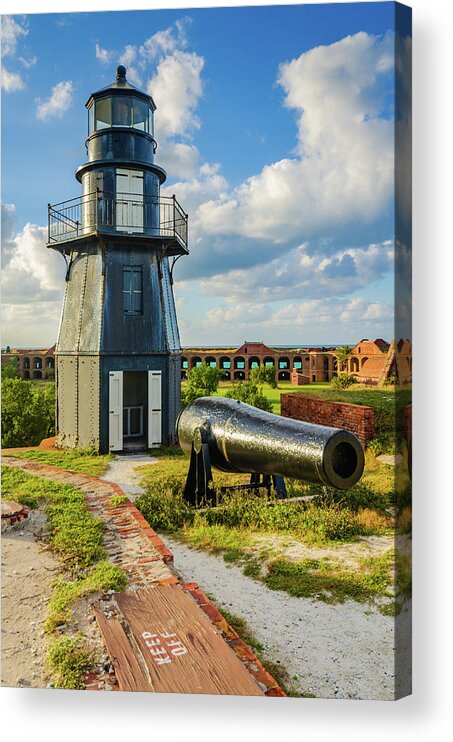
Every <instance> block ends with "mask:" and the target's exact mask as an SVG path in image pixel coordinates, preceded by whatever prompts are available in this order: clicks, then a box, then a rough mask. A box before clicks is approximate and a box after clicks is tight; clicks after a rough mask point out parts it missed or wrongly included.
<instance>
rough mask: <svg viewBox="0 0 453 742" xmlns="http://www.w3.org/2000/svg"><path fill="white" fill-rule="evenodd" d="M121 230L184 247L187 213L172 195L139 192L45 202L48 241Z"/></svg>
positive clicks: (64, 240)
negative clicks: (175, 241)
mask: <svg viewBox="0 0 453 742" xmlns="http://www.w3.org/2000/svg"><path fill="white" fill-rule="evenodd" d="M97 231H100V232H124V233H128V234H143V235H146V236H149V237H159V238H161V239H166V238H168V239H176V240H177V241H178V242H179V243H180V244H181V245H182V246H183V247H185V248H186V247H187V238H188V216H187V214H186V213H185V212H184V210H183V209H182V208H181V206H180V204H179V203H178V202H177V200H176V198H175V196H160V197H159V198H157V197H153V196H142V195H140V194H131V193H115V194H113V193H106V192H105V191H94V192H93V193H87V194H84V195H83V196H79V197H78V198H72V199H69V200H67V201H61V202H60V203H58V204H52V205H51V204H49V205H48V242H49V243H58V242H66V241H67V240H73V239H76V238H77V237H83V236H84V235H88V234H91V233H93V232H97Z"/></svg>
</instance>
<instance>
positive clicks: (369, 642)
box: [163, 536, 394, 700]
mask: <svg viewBox="0 0 453 742" xmlns="http://www.w3.org/2000/svg"><path fill="white" fill-rule="evenodd" d="M163 538H164V540H165V542H166V544H167V545H168V547H169V548H170V549H171V551H172V552H173V554H174V557H175V568H176V571H177V572H178V573H179V574H180V576H181V577H182V578H183V579H184V580H187V581H192V580H193V581H195V582H198V583H199V585H200V587H201V589H202V590H204V591H205V592H207V593H210V594H211V595H212V596H213V597H214V599H215V601H216V602H217V604H218V605H219V607H220V608H222V607H223V608H225V609H226V610H228V611H230V612H231V613H234V614H235V615H237V616H240V617H241V618H243V619H245V620H246V621H247V623H248V625H249V626H250V628H251V629H252V631H253V633H254V635H255V636H256V638H257V639H258V640H259V641H260V642H261V643H262V644H263V646H264V648H265V652H264V653H265V655H266V656H267V657H269V658H270V659H272V660H274V661H275V662H280V663H281V664H282V665H283V666H284V667H285V668H286V669H287V670H288V672H289V674H290V677H293V678H294V682H295V685H296V687H298V688H299V690H300V691H301V692H310V693H314V694H315V695H316V696H320V697H322V698H356V699H359V698H360V699H369V698H371V699H379V700H391V699H392V698H393V683H394V677H393V675H394V671H393V663H394V651H393V639H394V632H393V625H394V624H393V619H392V618H389V617H388V616H383V615H382V614H381V613H379V612H378V611H376V610H375V609H372V608H370V607H369V606H366V605H361V604H358V603H355V602H352V601H348V602H346V603H343V604H339V605H326V604H325V603H321V602H319V601H312V600H309V599H307V598H294V597H291V596H289V595H287V594H286V593H283V592H280V591H273V590H269V589H268V588H266V587H265V586H264V585H262V584H260V583H259V582H257V581H255V580H252V579H251V578H249V577H245V576H244V575H243V574H242V571H241V569H240V568H239V567H236V566H234V565H231V566H229V565H227V564H226V563H225V562H224V561H223V560H222V559H220V558H218V557H216V556H213V555H210V554H206V553H205V552H202V551H198V550H195V549H190V548H189V547H187V546H186V545H185V544H181V543H180V542H178V541H175V540H173V539H171V538H169V537H168V536H164V537H163Z"/></svg>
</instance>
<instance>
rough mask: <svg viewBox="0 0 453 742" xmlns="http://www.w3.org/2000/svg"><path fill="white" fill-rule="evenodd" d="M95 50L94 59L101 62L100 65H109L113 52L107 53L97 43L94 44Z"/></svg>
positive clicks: (107, 51) (106, 50)
mask: <svg viewBox="0 0 453 742" xmlns="http://www.w3.org/2000/svg"><path fill="white" fill-rule="evenodd" d="M95 49H96V59H99V61H100V62H102V64H110V62H111V61H112V59H113V55H114V53H115V52H113V51H109V50H108V49H103V48H102V47H101V46H100V45H99V44H98V43H97V42H96V47H95Z"/></svg>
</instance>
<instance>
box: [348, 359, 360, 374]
mask: <svg viewBox="0 0 453 742" xmlns="http://www.w3.org/2000/svg"><path fill="white" fill-rule="evenodd" d="M349 367H350V371H351V374H358V373H359V359H358V358H355V357H354V358H351V359H350V360H349Z"/></svg>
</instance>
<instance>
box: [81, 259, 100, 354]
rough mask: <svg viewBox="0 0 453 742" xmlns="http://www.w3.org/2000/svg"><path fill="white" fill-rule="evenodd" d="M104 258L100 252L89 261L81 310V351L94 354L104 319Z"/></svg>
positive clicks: (97, 347)
mask: <svg viewBox="0 0 453 742" xmlns="http://www.w3.org/2000/svg"><path fill="white" fill-rule="evenodd" d="M102 278H103V277H102V256H101V253H100V250H97V251H96V252H95V253H93V254H91V255H90V256H89V257H88V259H87V270H86V279H85V290H84V292H83V297H82V304H81V308H80V338H79V350H81V351H84V352H93V351H97V350H98V349H99V338H100V333H101V326H100V324H101V317H102V291H103V280H102Z"/></svg>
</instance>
